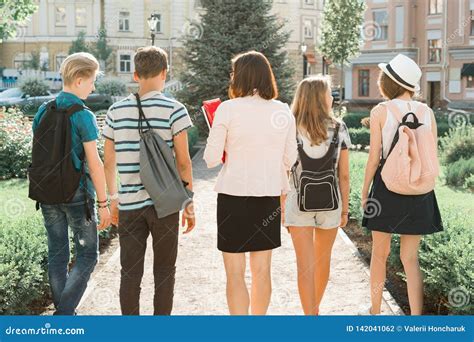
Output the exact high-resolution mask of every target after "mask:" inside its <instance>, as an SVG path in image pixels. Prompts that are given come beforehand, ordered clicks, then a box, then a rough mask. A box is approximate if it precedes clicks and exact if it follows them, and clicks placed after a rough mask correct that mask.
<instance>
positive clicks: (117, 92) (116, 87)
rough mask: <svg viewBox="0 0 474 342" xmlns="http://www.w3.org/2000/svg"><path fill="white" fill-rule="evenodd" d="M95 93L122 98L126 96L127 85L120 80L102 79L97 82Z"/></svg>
mask: <svg viewBox="0 0 474 342" xmlns="http://www.w3.org/2000/svg"><path fill="white" fill-rule="evenodd" d="M96 91H97V93H99V94H103V95H110V96H124V95H127V85H126V84H125V82H124V81H122V80H121V79H120V78H103V79H101V80H99V81H98V82H97V84H96Z"/></svg>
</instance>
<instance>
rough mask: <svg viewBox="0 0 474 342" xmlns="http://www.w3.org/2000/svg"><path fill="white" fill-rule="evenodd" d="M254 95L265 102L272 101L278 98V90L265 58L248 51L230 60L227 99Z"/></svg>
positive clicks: (270, 67) (255, 52)
mask: <svg viewBox="0 0 474 342" xmlns="http://www.w3.org/2000/svg"><path fill="white" fill-rule="evenodd" d="M256 93H257V94H258V95H259V96H260V97H261V98H264V99H265V100H272V99H275V98H277V97H278V88H277V85H276V81H275V76H274V75H273V71H272V66H271V65H270V62H269V61H268V59H267V57H265V56H264V55H263V54H262V53H260V52H257V51H248V52H245V53H241V54H239V55H237V56H235V57H234V58H233V59H232V75H231V79H230V87H229V97H230V98H231V99H233V98H236V97H244V96H248V95H254V94H256Z"/></svg>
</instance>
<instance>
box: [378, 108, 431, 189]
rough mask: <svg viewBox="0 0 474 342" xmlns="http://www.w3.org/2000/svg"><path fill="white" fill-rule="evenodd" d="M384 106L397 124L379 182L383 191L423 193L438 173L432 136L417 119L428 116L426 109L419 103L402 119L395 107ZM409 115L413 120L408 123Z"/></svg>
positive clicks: (427, 128) (427, 109)
mask: <svg viewBox="0 0 474 342" xmlns="http://www.w3.org/2000/svg"><path fill="white" fill-rule="evenodd" d="M385 105H386V106H387V108H388V109H389V110H390V111H391V112H392V113H393V115H394V116H395V117H396V118H397V121H398V122H399V125H398V130H397V132H396V134H395V137H394V138H393V141H392V145H391V146H390V150H389V153H388V156H387V157H386V160H385V164H384V165H383V168H382V173H381V175H382V180H383V181H384V183H385V186H386V187H387V189H389V190H390V191H392V192H395V193H397V194H401V195H422V194H426V193H428V192H430V191H431V190H433V189H434V187H435V182H436V177H438V174H439V164H438V155H437V148H436V143H435V140H434V139H433V134H432V133H431V129H430V128H429V127H428V126H426V125H424V124H422V123H420V122H419V118H423V116H424V115H430V112H429V107H428V106H426V105H425V104H422V103H420V104H419V105H418V107H417V109H416V111H415V113H413V112H409V113H407V114H405V115H404V116H403V117H402V114H401V112H400V110H399V108H398V107H397V105H396V104H394V103H393V102H386V103H385ZM387 114H388V113H387ZM410 116H411V117H412V118H413V121H408V118H409V117H410ZM400 118H401V119H400Z"/></svg>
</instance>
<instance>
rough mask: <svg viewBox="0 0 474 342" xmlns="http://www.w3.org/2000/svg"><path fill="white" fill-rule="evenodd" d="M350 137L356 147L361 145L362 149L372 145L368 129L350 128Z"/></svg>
mask: <svg viewBox="0 0 474 342" xmlns="http://www.w3.org/2000/svg"><path fill="white" fill-rule="evenodd" d="M349 135H350V137H351V142H352V144H354V145H361V146H362V147H365V146H369V145H370V130H369V129H368V128H365V127H360V128H349Z"/></svg>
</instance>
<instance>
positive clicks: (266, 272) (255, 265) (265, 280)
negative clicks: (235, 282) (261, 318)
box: [250, 250, 272, 315]
mask: <svg viewBox="0 0 474 342" xmlns="http://www.w3.org/2000/svg"><path fill="white" fill-rule="evenodd" d="M271 262H272V250H267V251H258V252H250V270H251V272H252V293H251V296H250V302H251V304H250V310H251V312H252V315H265V314H266V313H267V310H268V305H269V304H270V297H271V295H272V278H271Z"/></svg>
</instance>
